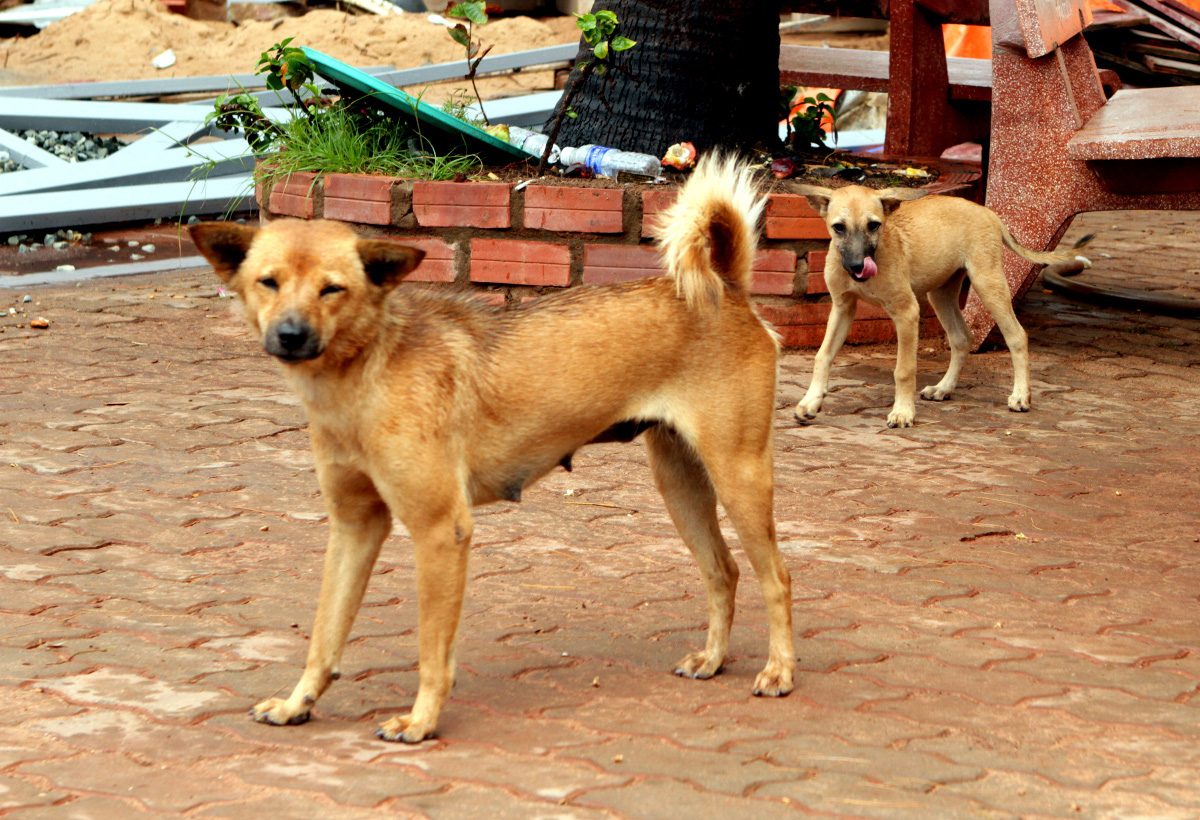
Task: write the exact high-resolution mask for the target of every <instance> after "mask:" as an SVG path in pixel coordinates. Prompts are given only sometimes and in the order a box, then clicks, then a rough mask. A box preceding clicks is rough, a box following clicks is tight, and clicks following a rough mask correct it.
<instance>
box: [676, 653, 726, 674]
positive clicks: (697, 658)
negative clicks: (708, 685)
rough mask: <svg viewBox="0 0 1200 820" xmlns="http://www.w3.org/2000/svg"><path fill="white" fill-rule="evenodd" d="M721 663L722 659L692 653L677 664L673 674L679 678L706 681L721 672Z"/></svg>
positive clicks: (705, 654) (706, 654)
mask: <svg viewBox="0 0 1200 820" xmlns="http://www.w3.org/2000/svg"><path fill="white" fill-rule="evenodd" d="M722 663H723V659H721V658H710V657H709V656H708V653H707V652H693V653H692V654H690V655H688V656H687V657H686V658H684V659H683V660H681V661H680V662H679V664H678V665H677V666H676V667H675V674H676V675H679V676H680V677H681V678H694V679H696V680H708V679H709V678H711V677H712V676H713V675H716V674H718V673H719V672H720V671H721V668H722Z"/></svg>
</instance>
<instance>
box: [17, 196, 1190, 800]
mask: <svg viewBox="0 0 1200 820" xmlns="http://www.w3.org/2000/svg"><path fill="white" fill-rule="evenodd" d="M1080 222H1081V224H1080V225H1079V226H1077V227H1076V228H1075V229H1073V230H1072V235H1078V234H1082V233H1083V232H1084V231H1086V230H1092V229H1099V232H1100V235H1099V237H1098V239H1097V242H1096V249H1097V251H1099V252H1101V253H1109V254H1110V255H1111V256H1112V257H1113V258H1112V259H1104V258H1103V257H1098V262H1099V265H1098V270H1097V272H1096V273H1094V274H1088V275H1089V276H1097V277H1100V278H1102V279H1103V278H1107V280H1109V281H1111V282H1113V283H1117V284H1120V283H1125V282H1126V280H1129V281H1132V282H1134V283H1139V284H1147V283H1148V282H1151V283H1152V284H1153V286H1154V287H1157V288H1159V289H1161V290H1164V291H1169V292H1171V293H1173V294H1181V293H1190V294H1191V295H1195V293H1196V290H1197V288H1196V276H1197V273H1196V271H1195V270H1194V269H1193V268H1192V265H1194V264H1195V263H1194V260H1195V259H1196V258H1197V256H1198V252H1200V236H1198V235H1196V234H1195V233H1194V227H1195V226H1196V225H1197V224H1198V220H1197V218H1196V217H1195V216H1193V215H1187V214H1166V215H1162V214H1151V215H1133V216H1128V215H1116V216H1114V215H1095V216H1090V217H1087V218H1085V219H1082V220H1080ZM1147 265H1150V266H1152V267H1153V270H1150V269H1148V268H1147V267H1146V266H1147ZM13 295H15V296H17V297H18V298H19V296H20V295H21V294H19V293H18V294H12V295H9V296H6V297H5V298H6V299H11V298H12V296H13ZM32 296H33V302H32V303H29V304H27V305H23V306H24V307H25V308H26V313H25V314H17V315H15V316H13V315H8V316H4V317H2V318H0V327H2V330H3V332H2V333H0V522H2V523H0V698H2V700H0V703H2V704H3V706H4V708H3V709H0V817H2V818H4V820H10V818H19V819H20V820H26V819H27V818H55V819H57V818H64V820H66V819H67V818H80V820H106V819H107V818H121V820H126V818H134V819H135V820H136V819H140V818H160V817H161V818H178V817H204V818H255V820H257V818H261V817H262V816H264V815H268V816H270V817H272V818H273V820H289V819H290V818H313V817H330V818H339V819H341V818H350V819H351V820H356V819H357V818H373V817H384V816H386V817H430V818H439V819H440V818H478V817H485V816H486V817H490V818H495V819H496V820H502V819H503V818H521V820H526V818H563V819H565V818H574V819H575V820H593V818H595V820H602V819H603V818H639V819H640V818H679V817H693V816H704V817H713V818H727V817H728V818H789V817H803V816H825V817H839V818H841V817H846V818H850V817H853V818H905V819H907V818H939V819H940V818H975V817H986V818H1018V817H1020V818H1048V817H1055V818H1059V817H1089V818H1169V819H1171V820H1174V818H1180V819H1181V820H1182V818H1196V817H1198V816H1200V709H1198V706H1200V701H1197V698H1196V695H1197V692H1198V691H1200V624H1198V621H1200V478H1198V476H1200V472H1198V471H1197V465H1198V464H1200V452H1198V449H1200V448H1198V444H1197V442H1198V439H1197V435H1196V430H1197V426H1198V422H1200V327H1198V326H1197V325H1196V323H1195V322H1194V321H1187V320H1182V319H1171V318H1162V317H1155V316H1150V315H1144V314H1137V313H1128V312H1122V311H1118V310H1114V309H1108V308H1097V307H1089V306H1084V305H1080V304H1076V303H1071V302H1069V301H1067V300H1065V299H1064V298H1061V297H1059V296H1056V295H1052V294H1048V293H1045V292H1042V291H1041V290H1040V289H1035V290H1034V291H1033V292H1032V293H1031V295H1030V297H1029V299H1028V301H1027V302H1026V303H1025V305H1024V306H1023V307H1022V309H1021V316H1022V319H1023V321H1024V323H1025V324H1026V326H1027V327H1028V329H1029V332H1030V336H1031V339H1032V367H1033V373H1032V376H1033V397H1034V407H1033V411H1032V412H1030V413H1028V414H1022V415H1015V414H1011V413H1009V412H1008V411H1007V409H1006V407H1005V404H1004V399H1005V396H1007V394H1008V392H1009V387H1008V384H1009V382H1010V379H1011V376H1010V369H1009V368H1010V366H1009V361H1008V356H1007V354H1006V353H1005V352H1004V351H1002V350H993V351H991V352H985V353H982V354H979V355H975V356H972V357H971V358H970V361H969V362H968V366H967V369H966V371H965V373H964V378H963V384H962V386H961V388H960V391H959V393H958V395H956V396H955V399H954V401H952V402H947V403H944V404H933V403H928V402H922V403H921V404H920V406H919V408H918V424H917V426H916V427H913V428H911V429H908V430H887V429H886V428H885V427H884V424H883V421H884V417H885V415H886V413H887V410H888V407H889V404H890V396H891V384H890V382H891V371H892V366H893V351H892V349H891V348H890V347H862V348H854V349H848V350H847V351H846V352H845V353H844V354H843V356H842V357H841V359H840V361H839V364H838V365H837V367H836V368H835V378H834V381H833V384H834V387H835V389H834V391H833V392H832V393H831V395H830V396H829V398H828V400H827V404H826V407H825V410H824V411H823V413H822V414H821V416H820V417H819V419H818V420H817V421H816V422H814V423H812V424H810V425H808V426H805V427H798V426H796V424H795V423H794V421H793V420H792V418H791V412H790V407H789V405H790V404H791V403H793V402H794V401H795V400H796V399H797V398H798V397H799V396H800V394H801V392H802V390H803V388H804V387H805V386H806V384H807V380H808V373H809V370H810V367H811V352H803V351H802V352H793V353H788V354H786V355H785V356H784V357H783V361H782V367H781V384H780V390H779V412H778V414H777V416H776V451H777V470H776V478H777V485H778V486H777V496H776V499H777V502H776V512H777V517H778V522H779V533H780V539H781V544H782V548H783V550H784V552H785V555H786V558H787V561H788V564H789V566H790V567H791V569H792V572H793V579H794V580H793V583H794V598H795V607H794V608H795V621H796V637H797V648H798V651H799V655H800V665H799V670H798V676H797V687H796V691H795V693H794V694H792V695H791V696H790V697H788V698H786V699H783V700H763V699H757V698H754V697H752V696H751V695H750V687H751V681H752V680H753V676H754V674H755V672H756V671H757V670H758V669H759V668H760V667H761V665H762V664H763V662H764V657H763V655H764V652H765V648H766V624H765V615H764V609H763V606H762V601H761V598H760V595H759V591H758V587H757V584H756V583H755V582H754V580H753V578H752V573H751V572H750V571H749V568H748V567H746V566H743V576H742V577H743V580H742V586H741V593H740V595H739V604H740V607H741V608H740V612H739V613H738V618H737V622H736V625H735V628H734V632H733V642H732V653H733V654H732V657H731V658H730V661H729V664H728V668H727V670H726V671H725V673H724V674H723V675H721V676H718V677H717V678H715V679H714V680H711V681H706V682H697V681H690V680H684V679H681V678H677V677H674V676H673V675H671V674H670V670H671V668H672V664H673V662H674V661H676V660H677V659H678V658H679V657H680V656H682V655H683V654H684V653H685V652H687V651H689V650H690V649H693V648H695V647H698V646H700V645H702V643H703V628H704V624H705V620H706V619H705V606H704V599H703V592H702V589H701V584H700V580H699V577H698V573H697V571H696V569H695V568H694V566H693V564H692V561H691V559H690V558H689V557H688V556H687V554H686V551H685V550H684V548H683V547H682V545H681V544H680V542H679V540H678V537H677V536H676V534H675V532H674V529H673V527H672V526H671V524H670V521H669V519H668V518H667V516H666V514H665V512H664V510H663V508H662V504H661V501H660V499H659V498H658V497H657V494H656V493H655V491H654V490H653V487H652V484H651V480H650V476H649V474H648V471H647V470H646V468H645V460H644V457H643V453H642V450H641V448H640V447H639V446H636V445H635V446H626V445H605V446H597V447H593V448H589V449H587V450H585V451H583V452H582V453H580V454H579V455H578V456H577V457H576V465H575V471H574V472H573V473H570V474H567V473H563V472H556V473H554V474H552V475H551V476H549V477H548V478H547V479H546V480H544V481H543V482H542V483H540V484H539V485H537V486H536V487H534V488H532V489H530V490H529V491H528V492H526V493H525V494H524V501H523V503H522V504H520V505H514V504H499V505H494V506H492V507H488V508H483V509H480V510H479V511H478V526H477V528H476V541H475V546H474V553H473V556H472V560H473V565H472V582H471V584H470V585H469V587H468V595H467V602H466V609H465V616H464V623H463V629H462V638H461V643H460V647H459V661H460V674H459V681H458V684H457V686H456V688H455V690H454V691H453V692H452V694H451V697H450V700H449V703H448V705H447V709H446V712H445V713H444V716H443V719H442V723H441V730H442V736H441V737H440V738H439V739H436V740H433V741H428V742H426V743H423V744H421V745H419V746H416V747H405V746H400V745H392V744H386V743H383V742H382V741H379V740H377V739H376V738H375V737H374V736H373V734H372V732H373V729H374V726H375V724H376V723H377V722H378V721H379V720H380V719H381V718H383V717H385V716H387V715H389V714H390V713H392V712H394V711H396V710H399V709H402V708H405V707H407V705H408V704H410V703H411V700H412V698H413V696H414V693H415V689H416V683H417V680H416V669H415V660H416V658H415V653H416V647H415V643H416V634H415V629H416V608H415V597H414V594H413V563H412V554H411V550H410V548H409V544H408V541H407V538H406V536H404V535H403V533H400V534H397V535H394V536H393V537H392V538H391V540H390V541H389V543H388V544H387V545H386V547H385V549H384V553H383V556H382V558H381V560H380V562H379V566H378V568H377V570H376V573H375V575H374V577H373V579H372V583H371V587H370V590H369V592H368V595H367V600H366V602H365V606H364V608H363V611H362V614H361V615H360V617H359V620H358V621H357V623H356V627H355V631H354V634H353V637H352V640H351V643H350V645H349V647H348V648H347V651H346V657H345V660H344V664H343V670H344V673H345V674H344V677H343V679H342V680H341V681H340V682H339V683H338V684H336V685H335V686H334V687H333V688H332V689H331V690H330V691H329V692H328V693H327V695H326V696H325V697H324V698H323V699H322V700H321V702H320V703H319V704H318V706H317V708H316V711H315V719H314V720H313V721H312V722H310V723H308V724H305V725H303V726H298V727H286V728H276V727H269V726H263V725H260V724H256V723H254V722H252V721H250V720H249V719H248V718H247V717H246V710H247V708H248V707H249V706H250V705H251V704H252V703H254V702H255V701H256V700H258V699H259V698H262V697H264V696H267V695H269V694H271V693H274V692H281V691H286V690H287V689H288V688H290V686H291V685H292V683H293V682H294V680H295V678H296V676H297V674H298V673H299V669H300V667H301V665H302V663H303V658H304V653H305V647H306V644H307V636H308V631H309V629H310V628H311V621H312V617H313V610H314V605H315V597H316V590H317V585H318V583H319V575H320V562H321V551H322V549H323V545H324V537H325V528H324V524H323V515H324V513H323V507H322V504H321V500H320V498H319V497H318V495H317V489H316V482H315V479H314V476H313V461H312V457H311V455H310V453H309V450H308V445H307V440H306V433H305V430H304V419H303V417H302V413H301V410H300V408H299V406H298V404H297V402H296V401H295V400H294V399H293V398H292V397H291V396H290V395H289V394H288V393H287V392H286V391H285V389H284V387H283V384H282V382H281V380H280V378H279V377H278V375H277V374H276V372H275V371H274V369H273V366H272V364H271V362H269V361H268V360H267V358H266V357H265V356H264V355H262V354H261V353H260V352H258V351H257V350H256V345H255V344H254V343H253V342H252V341H251V340H250V339H249V338H248V335H247V333H246V332H245V331H244V330H243V328H242V326H241V323H240V320H239V319H238V317H237V316H236V314H235V311H234V310H233V306H232V303H231V302H230V301H229V300H226V299H222V298H220V297H219V295H218V292H217V288H216V286H215V281H214V280H211V279H210V278H209V277H208V276H207V275H204V274H199V273H197V274H189V275H173V276H159V277H143V278H134V279H127V280H120V281H111V280H110V281H104V282H93V283H86V284H82V285H80V286H78V287H57V288H50V289H42V290H37V291H33V292H32ZM14 304H15V305H18V306H22V305H21V304H20V303H15V302H14ZM5 307H7V304H6V305H5ZM31 315H44V316H46V317H47V318H49V319H50V320H51V323H52V324H51V327H50V329H49V330H33V329H30V328H29V327H28V326H27V322H28V318H29V316H31ZM21 324H26V326H25V327H20V326H19V325H21ZM924 344H929V345H930V347H931V348H932V349H929V350H926V351H924V352H923V353H922V357H921V382H922V383H923V384H925V383H930V382H932V381H934V380H936V377H937V376H936V374H937V373H938V371H939V368H941V367H944V365H945V362H946V360H947V352H946V350H945V349H944V347H943V346H941V345H937V344H935V343H924Z"/></svg>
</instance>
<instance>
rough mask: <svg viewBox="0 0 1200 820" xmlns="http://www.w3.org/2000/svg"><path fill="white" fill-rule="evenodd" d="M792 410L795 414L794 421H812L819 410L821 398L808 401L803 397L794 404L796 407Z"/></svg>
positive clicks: (802, 422)
mask: <svg viewBox="0 0 1200 820" xmlns="http://www.w3.org/2000/svg"><path fill="white" fill-rule="evenodd" d="M793 412H794V415H795V416H796V421H798V422H800V423H801V424H804V422H806V421H812V420H813V419H815V418H816V417H817V413H819V412H821V400H820V399H817V400H815V401H810V400H809V399H804V400H803V401H801V402H800V403H799V404H797V405H796V409H795V411H793Z"/></svg>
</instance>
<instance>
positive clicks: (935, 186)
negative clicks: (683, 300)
mask: <svg viewBox="0 0 1200 820" xmlns="http://www.w3.org/2000/svg"><path fill="white" fill-rule="evenodd" d="M923 164H927V165H931V166H934V167H938V168H939V169H941V170H942V174H941V176H940V177H939V179H938V180H937V181H936V182H934V183H931V184H930V185H927V186H926V187H928V188H930V189H931V190H932V191H933V192H934V193H940V194H951V195H957V196H968V197H977V196H978V180H979V176H980V175H979V169H978V168H977V167H975V166H971V165H968V164H966V163H955V162H948V161H943V160H936V161H927V162H923ZM256 196H257V198H258V202H259V206H260V208H261V218H262V219H263V221H268V220H271V219H275V218H278V217H283V216H289V217H300V218H302V219H313V218H325V219H336V220H339V221H343V222H350V223H354V224H356V225H359V226H361V228H362V231H363V233H366V234H373V235H380V234H382V235H386V236H394V237H397V238H399V239H403V240H404V241H406V242H410V243H411V244H413V245H415V246H417V247H420V248H421V249H422V250H424V251H425V252H426V257H425V261H424V262H423V263H422V265H421V267H419V268H418V269H417V270H416V271H415V272H414V273H413V274H412V275H411V276H410V277H409V279H410V280H411V281H414V282H440V283H447V284H453V285H454V286H456V287H459V288H464V289H471V290H475V291H477V292H478V293H479V295H480V296H481V297H483V298H486V299H488V300H489V301H492V302H504V301H519V300H521V299H524V298H526V297H528V296H533V295H536V294H538V293H542V292H547V291H548V290H551V289H553V290H558V289H561V288H565V287H572V286H578V285H583V284H603V283H609V282H622V281H627V280H630V279H637V278H640V277H643V276H656V275H660V274H661V273H662V271H663V269H662V263H661V260H660V259H659V256H658V253H657V251H656V249H655V246H654V241H653V240H654V237H655V234H656V225H657V219H658V216H659V214H661V213H662V211H663V210H665V209H666V208H668V207H669V206H670V204H671V203H672V202H673V201H674V199H675V190H674V188H671V187H666V186H664V187H662V188H655V187H650V186H621V185H616V184H612V185H608V186H604V187H584V186H578V185H566V184H562V183H559V184H555V183H554V181H553V180H551V179H546V180H536V181H535V182H533V183H530V184H529V185H526V186H524V187H520V186H516V185H513V184H511V183H507V182H484V181H479V182H429V181H424V180H407V179H399V178H396V177H372V176H363V175H358V174H328V175H325V176H324V177H314V175H312V174H294V175H292V177H291V178H290V179H288V180H286V181H283V182H279V183H276V184H275V185H274V187H273V188H271V189H269V190H262V189H258V190H256ZM764 234H765V238H764V240H763V242H762V249H761V250H760V251H759V253H758V255H757V257H756V259H755V265H754V280H753V286H752V290H753V292H754V293H755V294H756V295H757V296H758V297H759V298H758V302H759V309H760V311H761V313H762V314H763V316H764V317H765V318H767V319H768V320H770V321H771V322H773V323H774V324H775V325H776V326H777V327H778V328H779V330H780V333H781V334H782V337H783V340H784V344H786V345H788V346H791V347H816V346H817V345H819V344H820V342H821V337H822V335H823V334H824V332H825V321H826V319H827V318H828V316H829V296H828V292H827V289H826V287H825V281H824V277H823V275H822V270H823V269H824V264H825V262H824V260H825V252H826V250H827V248H828V245H829V235H828V233H827V232H826V230H825V225H824V222H823V221H822V220H821V218H820V217H819V216H817V214H816V213H815V212H814V211H813V210H812V209H811V208H810V207H809V206H808V202H807V200H805V199H804V197H802V196H798V195H796V194H787V193H772V194H769V198H768V201H767V208H766V217H765V225H764ZM926 315H927V317H928V316H930V315H931V313H930V312H929V311H928V310H927V311H926ZM927 333H933V334H936V333H938V330H937V323H936V320H935V319H929V318H926V319H925V320H924V321H923V323H922V334H923V335H925V334H927ZM894 339H895V332H894V330H893V328H892V324H891V322H890V321H889V320H888V319H887V317H886V316H885V315H882V313H881V312H880V311H879V310H878V309H876V308H873V307H871V306H869V305H864V306H862V307H860V309H859V320H858V321H856V322H855V324H854V328H853V330H852V331H851V335H850V338H849V340H848V341H849V342H851V343H858V344H865V343H873V342H887V341H891V340H894Z"/></svg>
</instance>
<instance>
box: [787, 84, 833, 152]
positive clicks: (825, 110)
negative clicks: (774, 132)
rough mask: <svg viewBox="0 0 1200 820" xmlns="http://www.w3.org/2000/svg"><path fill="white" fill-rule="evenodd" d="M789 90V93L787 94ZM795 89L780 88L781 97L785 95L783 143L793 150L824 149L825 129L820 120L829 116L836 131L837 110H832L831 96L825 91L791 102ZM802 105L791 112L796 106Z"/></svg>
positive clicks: (788, 87)
mask: <svg viewBox="0 0 1200 820" xmlns="http://www.w3.org/2000/svg"><path fill="white" fill-rule="evenodd" d="M788 89H790V90H791V95H789V94H788ZM795 93H796V89H795V87H793V86H782V87H781V88H780V97H781V99H782V98H784V97H786V101H785V104H784V108H785V109H786V112H787V113H786V118H787V138H786V139H785V140H784V142H785V144H786V145H787V146H788V147H790V148H791V149H792V150H793V151H813V150H816V151H826V150H828V148H829V146H828V145H826V143H825V130H824V129H823V128H821V121H822V120H824V119H825V117H829V119H830V121H831V122H832V123H833V128H834V133H837V112H836V111H835V110H834V107H833V105H834V102H833V98H832V97H830V96H828V95H827V94H825V93H818V94H817V95H816V96H815V97H804V98H803V99H801V100H800V102H799V103H798V104H796V103H794V102H793V97H794V95H795ZM799 106H804V108H803V109H801V110H800V111H799V112H797V113H795V114H793V113H792V112H793V111H794V110H795V108H796V107H799Z"/></svg>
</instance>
